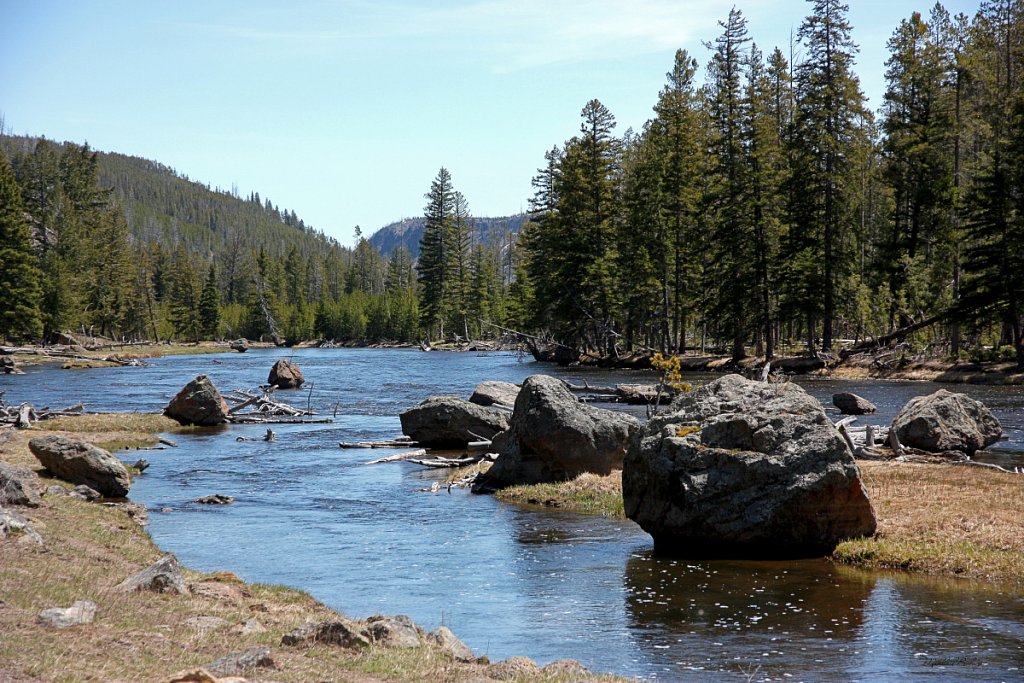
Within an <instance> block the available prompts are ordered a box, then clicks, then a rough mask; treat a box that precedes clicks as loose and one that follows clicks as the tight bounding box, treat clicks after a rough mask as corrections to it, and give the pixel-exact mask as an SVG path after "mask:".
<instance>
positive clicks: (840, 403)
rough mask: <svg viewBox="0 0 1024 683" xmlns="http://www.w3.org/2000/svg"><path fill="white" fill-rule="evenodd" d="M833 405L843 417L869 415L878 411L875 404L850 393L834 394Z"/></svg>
mask: <svg viewBox="0 0 1024 683" xmlns="http://www.w3.org/2000/svg"><path fill="white" fill-rule="evenodd" d="M832 405H834V406H835V407H836V408H839V412H840V413H842V414H843V415H867V414H869V413H873V412H875V411H876V410H877V408H876V407H875V404H874V403H872V402H871V401H869V400H867V399H866V398H863V397H861V396H858V395H857V394H852V393H850V392H849V391H840V392H839V393H837V394H832Z"/></svg>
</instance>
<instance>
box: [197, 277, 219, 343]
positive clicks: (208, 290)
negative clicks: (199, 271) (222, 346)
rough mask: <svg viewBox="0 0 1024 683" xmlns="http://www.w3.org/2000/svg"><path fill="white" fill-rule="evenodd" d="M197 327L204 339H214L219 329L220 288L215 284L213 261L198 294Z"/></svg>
mask: <svg viewBox="0 0 1024 683" xmlns="http://www.w3.org/2000/svg"><path fill="white" fill-rule="evenodd" d="M199 329H200V331H201V332H202V335H203V337H204V338H206V339H216V338H217V335H218V333H219V331H220V289H219V287H218V286H217V266H216V265H215V264H213V263H211V264H210V269H209V270H208V271H207V273H206V281H205V282H204V283H203V291H202V292H201V293H200V295H199Z"/></svg>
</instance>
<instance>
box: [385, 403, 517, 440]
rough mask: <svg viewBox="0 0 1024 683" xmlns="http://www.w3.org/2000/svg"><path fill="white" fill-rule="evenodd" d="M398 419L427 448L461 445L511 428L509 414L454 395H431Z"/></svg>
mask: <svg viewBox="0 0 1024 683" xmlns="http://www.w3.org/2000/svg"><path fill="white" fill-rule="evenodd" d="M398 418H399V419H400V420H401V422H402V433H403V434H405V435H407V436H409V437H411V438H412V440H413V441H415V442H417V443H418V444H419V445H421V446H425V447H427V448H461V447H463V446H465V445H466V444H467V443H469V442H470V441H476V440H477V437H478V436H479V437H482V438H484V439H490V438H492V437H493V436H494V435H495V434H497V433H498V432H501V431H504V430H505V429H507V428H508V416H506V415H504V414H502V413H499V412H498V411H496V410H491V409H489V408H484V407H483V406H478V405H477V404H475V403H470V402H469V401H466V400H463V399H461V398H456V397H454V396H430V397H429V398H427V399H426V400H425V401H423V402H422V403H420V404H419V405H418V406H415V407H414V408H410V409H409V410H406V411H404V412H402V413H401V414H400V415H399V416H398Z"/></svg>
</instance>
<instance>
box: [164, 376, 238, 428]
mask: <svg viewBox="0 0 1024 683" xmlns="http://www.w3.org/2000/svg"><path fill="white" fill-rule="evenodd" d="M164 415H166V416H167V417H169V418H171V419H173V420H177V421H178V422H180V423H181V424H184V425H219V424H223V423H225V422H227V421H228V404H227V403H226V402H225V401H224V397H223V396H221V395H220V392H219V391H217V387H216V386H215V385H214V383H213V382H212V381H211V380H210V378H209V377H207V376H206V375H199V376H198V377H196V378H195V379H194V380H192V381H191V382H189V383H188V384H186V385H185V386H184V387H182V389H181V391H179V392H178V395H177V396H175V397H174V398H172V399H171V402H170V403H168V404H167V407H166V408H164Z"/></svg>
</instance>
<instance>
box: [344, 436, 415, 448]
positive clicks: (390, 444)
mask: <svg viewBox="0 0 1024 683" xmlns="http://www.w3.org/2000/svg"><path fill="white" fill-rule="evenodd" d="M416 445H417V443H416V442H415V441H413V440H412V439H408V438H406V439H386V440H384V441H339V442H338V446H339V447H341V448H408V447H409V446H416Z"/></svg>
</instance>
